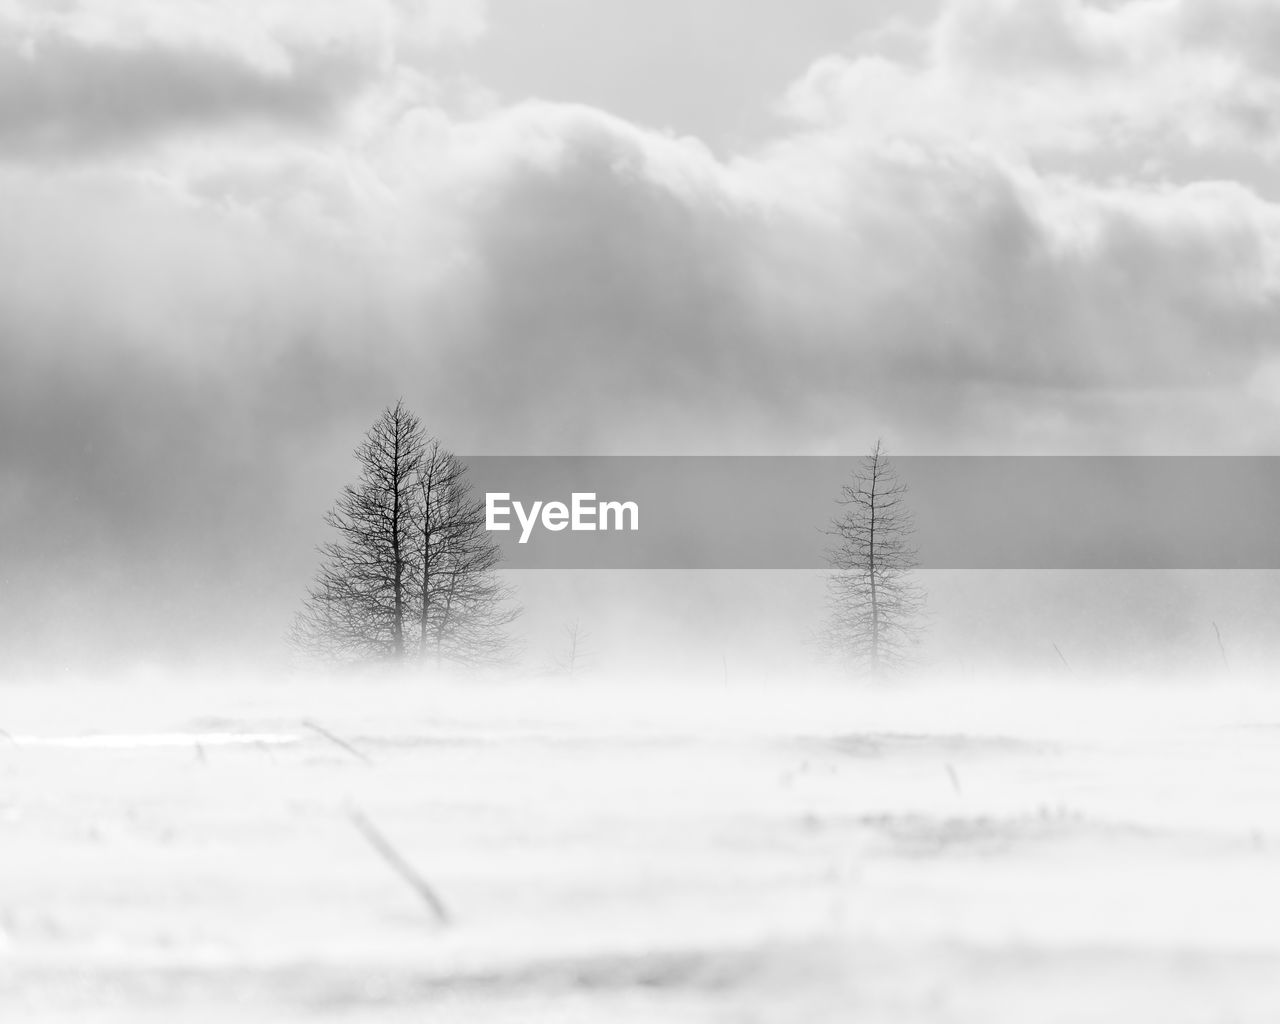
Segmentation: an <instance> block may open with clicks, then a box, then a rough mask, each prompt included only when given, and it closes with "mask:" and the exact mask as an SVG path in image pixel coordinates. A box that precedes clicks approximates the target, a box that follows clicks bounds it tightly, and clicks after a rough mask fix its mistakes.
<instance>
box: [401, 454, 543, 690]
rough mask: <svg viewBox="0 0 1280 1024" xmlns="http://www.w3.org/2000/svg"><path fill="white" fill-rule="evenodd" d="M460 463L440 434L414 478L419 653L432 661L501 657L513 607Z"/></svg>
mask: <svg viewBox="0 0 1280 1024" xmlns="http://www.w3.org/2000/svg"><path fill="white" fill-rule="evenodd" d="M466 471H467V467H466V466H465V465H464V464H463V462H462V460H460V459H459V458H458V457H457V456H456V455H454V454H453V453H452V452H448V451H445V450H444V449H443V448H441V447H440V443H439V442H438V441H436V440H432V441H430V442H429V443H428V444H427V446H426V448H425V450H424V453H423V458H422V466H421V469H420V470H419V472H418V478H417V480H418V484H417V486H418V502H419V507H420V509H421V514H420V516H419V520H418V522H419V526H418V531H417V548H416V557H417V563H418V566H419V570H418V571H419V586H418V589H417V594H416V598H417V610H418V653H419V655H420V656H421V657H423V658H430V659H431V660H433V661H434V662H435V663H436V664H437V665H439V664H441V663H443V662H445V661H451V662H455V663H460V664H485V663H490V662H495V661H501V660H503V659H504V658H505V657H506V656H507V654H508V652H509V648H510V643H509V640H508V637H507V633H506V627H507V626H508V625H510V624H511V622H512V621H513V620H514V619H515V618H516V616H517V615H518V614H519V610H518V609H517V608H515V607H514V606H513V605H512V604H511V600H510V598H511V594H510V592H509V591H508V589H507V588H506V587H504V586H503V584H502V583H501V581H500V579H499V577H498V575H497V573H496V569H497V566H498V564H499V562H500V561H501V552H500V551H499V549H498V545H497V544H496V543H495V542H494V541H493V539H492V537H491V536H490V535H489V532H488V530H487V529H486V525H485V508H484V502H482V501H481V500H479V499H478V498H476V497H475V496H474V495H473V494H472V493H471V488H470V485H469V484H468V483H467V480H466Z"/></svg>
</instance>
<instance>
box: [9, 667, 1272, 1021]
mask: <svg viewBox="0 0 1280 1024" xmlns="http://www.w3.org/2000/svg"><path fill="white" fill-rule="evenodd" d="M731 683H732V681H730V684H726V685H715V686H711V685H705V684H704V685H700V686H687V687H676V686H673V685H670V684H668V685H664V686H634V685H632V686H627V687H623V686H619V685H613V684H609V683H606V682H604V681H601V680H594V679H590V678H584V679H582V680H579V681H576V682H574V683H572V684H567V683H561V684H548V683H546V682H539V683H507V684H499V683H482V684H473V685H471V686H462V685H440V684H433V683H430V682H426V683H424V682H422V681H416V682H414V681H410V680H386V679H382V680H378V679H363V680H350V681H347V682H335V681H326V682H322V681H317V680H307V679H301V678H294V679H291V680H289V681H287V682H280V681H276V682H270V681H267V682H264V681H258V680H249V679H240V680H220V679H204V680H199V681H194V682H192V681H182V682H179V681H174V680H166V679H164V678H150V679H143V680H134V681H132V682H114V683H112V684H110V685H105V684H104V685H97V686H93V685H88V684H86V683H84V682H79V683H77V682H69V681H63V682H58V683H50V684H47V685H36V684H31V683H28V684H11V685H7V686H5V687H3V688H0V729H3V730H4V733H5V735H0V1021H5V1022H10V1021H12V1022H15V1024H17V1022H27V1021H33V1022H46V1021H49V1022H52V1021H77V1022H84V1021H113V1022H116V1021H118V1022H151V1021H165V1022H171V1021H198V1022H204V1021H209V1022H214V1021H217V1022H225V1021H227V1020H228V1019H234V1020H237V1021H245V1022H248V1021H269V1022H295V1021H310V1020H324V1021H362V1022H363V1021H373V1022H395V1021H411V1020H412V1021H420V1020H432V1021H438V1022H450V1021H468V1022H470V1021H475V1022H482V1024H483V1022H488V1021H520V1022H529V1021H557V1022H559V1021H591V1022H597V1021H598V1022H610V1024H614V1022H616V1024H627V1022H632V1021H655V1022H662V1024H679V1022H684V1021H734V1022H803V1024H821V1022H826V1021H832V1022H835V1021H841V1022H844V1021H854V1020H856V1021H859V1022H863V1024H866V1022H872V1024H874V1022H924V1021H928V1022H972V1024H1001V1022H1006V1021H1007V1022H1020V1024H1021V1022H1027V1021H1037V1022H1040V1021H1046V1022H1057V1021H1061V1022H1067V1021H1072V1022H1074V1021H1091V1022H1112V1021H1114V1022H1117V1024H1119V1022H1123V1024H1133V1022H1138V1021H1159V1022H1161V1024H1180V1022H1197V1024H1199V1022H1205V1024H1208V1022H1212V1024H1233V1022H1234V1024H1243V1022H1253V1021H1258V1022H1262V1021H1266V1022H1269V1024H1270V1022H1274V1021H1276V1020H1280V687H1277V688H1276V689H1274V690H1270V689H1268V688H1267V687H1266V685H1265V684H1261V683H1256V684H1253V685H1246V684H1243V683H1235V684H1230V685H1228V684H1226V683H1224V682H1223V681H1221V680H1219V681H1217V682H1213V683H1208V682H1206V683H1204V684H1202V685H1180V686H1177V687H1164V688H1161V687H1157V686H1152V685H1144V686H1137V685H1120V684H1115V683H1112V684H1105V683H1102V682H1099V681H1094V682H1092V683H1089V684H1079V683H1077V684H1076V685H1075V686H1074V687H1067V686H1063V685H1058V686H1050V685H1046V684H1043V683H1027V684H1024V685H1012V684H1005V685H989V686H985V687H978V686H974V685H972V684H961V683H950V684H944V683H938V684H935V685H930V686H925V685H921V684H912V685H909V686H904V687H902V688H881V689H876V688H871V689H868V688H863V687H859V688H847V689H831V688H824V687H819V686H802V685H798V684H795V683H793V682H789V681H787V680H774V681H772V682H768V683H761V682H751V683H745V682H744V683H741V684H731ZM326 732H327V733H328V734H329V735H326ZM338 741H342V742H338ZM343 742H345V743H346V744H349V745H350V748H352V749H348V748H347V747H344V746H343V745H342V743H343ZM360 816H362V817H363V819H364V820H367V821H368V822H371V823H372V824H373V825H374V827H375V828H376V829H377V830H378V831H379V832H380V833H381V834H382V835H383V836H385V838H386V839H387V840H388V841H389V842H390V843H391V844H392V846H393V847H394V848H395V849H396V850H397V851H398V853H399V854H400V855H401V856H402V857H403V858H404V860H405V861H407V862H408V863H409V864H410V865H412V867H413V869H414V870H415V871H416V872H418V873H419V874H420V875H421V877H422V878H423V879H424V880H426V881H427V882H428V883H429V885H430V886H431V887H432V888H433V889H434V891H435V892H436V893H437V895H438V896H439V898H440V899H441V900H442V901H443V903H444V904H445V906H446V908H447V911H448V913H449V916H450V919H451V920H450V922H449V923H447V924H442V923H440V922H439V921H438V920H437V919H436V917H435V915H434V914H433V912H432V910H431V908H430V907H429V906H428V905H427V903H426V902H424V900H423V899H422V898H420V896H419V894H418V893H417V892H415V890H414V889H413V888H412V886H411V885H409V884H407V883H406V881H405V880H404V879H403V878H402V877H400V876H399V875H398V874H397V873H396V872H395V870H394V869H393V867H392V866H391V865H390V864H389V863H388V862H387V861H386V860H385V859H384V858H383V857H382V856H381V855H380V854H379V852H378V851H377V850H376V849H375V848H374V846H373V845H372V844H371V843H370V842H369V841H368V839H367V838H366V836H365V835H364V834H363V833H362V832H361V831H360V830H359V828H358V827H357V826H356V819H357V817H360Z"/></svg>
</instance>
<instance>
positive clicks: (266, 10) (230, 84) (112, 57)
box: [0, 0, 485, 159]
mask: <svg viewBox="0 0 1280 1024" xmlns="http://www.w3.org/2000/svg"><path fill="white" fill-rule="evenodd" d="M484 25H485V16H484V9H483V6H482V5H481V4H480V3H479V0H429V2H424V3H420V4H413V3H408V2H406V0H373V2H370V3H359V4H357V3H353V2H351V0H319V2H315V3H306V4H303V3H300V2H298V0H270V2H265V3H249V2H245V0H232V2H230V3H209V2H206V0H168V2H161V0H126V2H122V3H120V4H113V5H112V6H111V8H110V10H109V11H108V10H107V9H105V8H103V7H102V6H101V5H94V4H89V3H78V2H72V3H67V4H58V5H54V6H50V5H47V4H41V3H35V2H31V0H8V2H6V3H4V4H3V5H0V40H2V42H0V158H3V157H8V158H9V159H23V158H31V157H47V156H50V155H53V156H65V155H68V154H75V153H78V152H83V151H90V152H92V151H101V150H113V149H120V148H123V147H130V146H134V145H137V144H139V143H145V142H149V141H157V140H159V141H164V140H165V139H166V138H168V137H170V136H172V135H178V136H181V135H183V134H184V133H200V132H203V133H207V132H209V131H210V130H213V129H219V128H226V127H244V126H257V127H259V128H261V127H270V128H272V129H274V130H279V129H281V128H285V129H302V130H313V131H314V130H316V129H322V128H325V127H326V126H329V127H332V125H333V122H335V121H337V120H338V119H339V118H340V117H341V115H342V114H343V113H344V112H345V111H346V109H347V108H348V107H349V106H350V105H352V104H353V103H354V102H355V101H356V100H357V99H359V98H360V97H361V96H362V95H363V94H365V93H366V92H368V91H370V90H375V89H380V88H381V89H386V88H387V87H388V86H389V85H391V84H394V83H395V82H397V81H399V82H401V83H402V82H403V80H404V77H405V75H406V74H407V73H409V72H410V71H417V72H421V69H422V67H423V66H424V65H425V64H426V63H427V62H428V61H429V58H430V56H431V55H432V54H433V53H434V52H435V51H436V50H437V49H438V48H439V47H442V46H447V45H450V44H454V43H458V42H469V41H471V40H473V39H475V38H476V37H478V36H479V35H480V34H482V33H483V31H484ZM420 77H421V76H420ZM418 85H419V91H420V92H423V93H426V92H428V91H429V87H430V83H429V82H428V81H426V80H425V78H423V79H422V80H421V81H419V83H418Z"/></svg>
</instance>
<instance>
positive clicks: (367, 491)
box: [291, 402, 519, 664]
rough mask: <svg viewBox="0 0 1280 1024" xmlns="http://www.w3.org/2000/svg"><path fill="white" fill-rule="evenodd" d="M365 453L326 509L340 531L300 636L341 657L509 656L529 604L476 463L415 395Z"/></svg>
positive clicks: (301, 644) (374, 434) (304, 644)
mask: <svg viewBox="0 0 1280 1024" xmlns="http://www.w3.org/2000/svg"><path fill="white" fill-rule="evenodd" d="M355 456H356V459H357V460H358V461H359V463H360V479H359V481H358V482H357V483H356V484H355V485H350V486H347V487H346V488H344V490H343V492H342V495H341V496H340V497H339V498H338V501H337V503H336V504H335V505H334V508H333V509H332V510H330V512H329V513H328V514H327V515H326V516H325V522H326V524H327V525H328V526H329V527H331V528H332V529H334V530H335V531H337V534H338V537H337V539H336V540H334V541H331V542H329V543H326V544H324V545H322V546H321V548H320V554H321V555H322V556H323V564H322V566H321V568H320V571H319V573H318V574H317V576H316V579H315V581H314V582H313V583H312V585H311V586H310V587H309V588H308V590H307V596H306V599H305V601H304V603H303V608H302V611H301V612H300V613H299V614H298V617H297V619H296V620H295V622H294V626H293V630H292V634H291V639H292V641H293V643H294V645H295V646H296V647H297V648H298V649H300V650H301V651H303V652H305V653H307V654H311V655H317V656H320V657H322V658H325V659H327V660H335V661H364V660H390V661H406V660H409V659H414V658H418V659H427V658H430V659H431V660H433V661H434V662H435V663H436V664H442V663H443V662H446V661H449V662H455V663H467V664H474V663H481V662H493V661H497V660H500V659H501V658H502V657H503V655H504V654H505V653H507V651H508V641H507V634H506V631H505V627H506V626H507V625H508V624H510V622H511V621H512V620H513V619H514V618H515V617H516V615H518V614H519V611H518V609H517V608H515V607H513V606H511V604H510V600H509V599H510V597H511V595H510V593H509V592H508V590H507V588H506V587H504V586H503V584H502V582H501V579H500V577H499V576H498V574H497V566H498V564H499V561H500V559H501V555H500V552H499V549H498V546H497V544H496V543H495V542H494V541H492V540H491V539H490V537H489V535H488V533H487V531H486V530H485V521H484V506H483V504H482V503H480V502H479V501H477V500H476V499H474V498H473V497H472V496H471V494H470V490H469V486H468V484H467V482H466V479H465V474H466V467H465V466H464V465H463V464H462V462H461V461H460V460H459V459H458V458H457V457H456V456H455V455H453V454H452V453H451V452H448V451H445V450H444V449H443V448H442V447H441V446H440V443H439V442H438V441H437V440H435V439H434V438H428V437H427V435H426V432H425V431H424V430H423V428H422V425H421V423H420V422H419V420H418V418H417V417H416V416H415V415H414V414H413V413H411V412H410V411H409V410H408V409H406V408H405V406H404V403H403V402H397V403H396V404H395V405H394V406H392V407H390V408H388V409H386V410H384V411H383V413H382V415H381V416H380V417H379V418H378V421H377V422H376V423H375V424H374V425H373V427H372V428H370V430H369V433H368V434H367V435H366V437H365V439H364V441H363V442H362V443H361V444H360V446H359V447H358V448H357V449H356V451H355Z"/></svg>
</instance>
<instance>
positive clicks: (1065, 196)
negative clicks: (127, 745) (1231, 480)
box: [0, 0, 1280, 642]
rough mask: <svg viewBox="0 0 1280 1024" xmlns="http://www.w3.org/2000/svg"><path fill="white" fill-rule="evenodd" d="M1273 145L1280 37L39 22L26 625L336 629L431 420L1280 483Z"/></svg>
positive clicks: (19, 474) (150, 7)
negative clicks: (275, 618)
mask: <svg viewBox="0 0 1280 1024" xmlns="http://www.w3.org/2000/svg"><path fill="white" fill-rule="evenodd" d="M1278 111H1280V0H1215V2H1213V3H1208V2H1204V0H1197V2H1193V0H1130V2H1123V0H1108V2H1101V0H1099V2H1095V3H1086V2H1083V0H1039V2H1027V0H939V2H932V0H912V2H908V3H903V2H890V0H866V2H862V3H858V2H847V3H840V2H836V0H793V2H790V3H787V4H780V3H777V2H773V0H698V2H696V3H691V2H689V0H651V2H648V3H644V4H637V3H631V2H623V0H607V2H602V0H544V2H540V3H537V4H533V3H527V2H524V0H492V2H490V3H488V4H486V3H484V2H482V0H418V2H416V3H408V2H401V0H359V2H355V0H346V2H334V0H306V2H303V0H218V2H216V3H215V2H197V0H114V2H113V3H111V4H110V5H103V4H91V3H88V2H83V0H81V2H77V0H65V2H61V3H58V4H50V3H48V2H46V0H0V225H2V228H0V267H3V273H2V274H0V402H2V403H3V404H2V406H0V409H2V412H0V515H2V516H3V526H4V533H3V539H2V540H0V545H2V547H0V576H3V578H4V580H5V582H6V591H5V596H4V601H6V602H7V603H8V605H9V607H10V611H11V613H12V611H13V609H14V608H18V607H21V608H22V609H24V610H25V611H26V615H27V617H26V618H25V619H23V618H21V617H18V616H16V615H14V614H10V615H9V616H8V617H9V619H10V624H9V626H8V627H7V628H8V629H9V630H10V631H11V632H12V631H13V630H15V629H17V630H22V631H27V632H29V631H30V629H31V628H34V627H33V626H32V622H33V613H32V612H31V609H32V608H37V607H40V608H42V607H44V605H43V604H41V603H40V602H42V601H45V600H46V599H47V598H48V595H49V594H51V593H54V594H57V595H59V597H58V599H59V600H60V601H62V602H63V604H62V605H59V606H58V607H59V608H60V609H62V610H61V611H60V612H59V613H58V614H57V615H55V616H50V615H48V614H41V615H39V616H38V624H39V628H40V630H42V631H45V632H47V631H49V630H53V631H54V632H55V633H56V634H57V639H59V640H60V641H61V640H65V639H69V638H71V637H74V636H75V635H76V634H78V633H79V632H80V630H79V629H78V627H77V626H76V625H74V623H75V622H76V621H77V619H79V620H81V621H83V619H84V617H85V616H86V615H88V616H89V617H93V616H94V615H96V614H98V612H99V611H101V613H102V614H104V615H105V614H106V609H105V608H103V605H104V602H105V603H107V604H111V603H118V602H119V601H120V600H121V598H120V596H119V595H122V594H134V593H137V592H144V593H145V594H146V595H147V600H148V601H149V602H151V604H153V605H154V603H155V601H157V600H161V599H163V600H165V601H167V602H169V605H170V612H171V613H172V615H173V616H180V615H181V616H186V617H187V619H190V620H193V621H194V623H195V624H196V625H195V629H196V630H197V631H198V630H199V629H200V628H201V627H200V624H201V623H203V622H204V621H205V620H206V619H207V618H209V617H210V616H211V615H212V614H213V613H212V612H211V611H210V609H212V608H214V607H215V606H216V607H217V608H222V607H223V606H224V604H225V603H226V601H227V600H228V599H229V598H228V595H229V594H233V593H234V594H235V595H240V596H238V597H236V598H235V600H238V601H241V603H245V602H249V603H251V602H250V598H253V599H255V600H256V599H259V598H261V595H262V594H263V593H264V592H265V593H270V594H276V593H277V591H278V593H279V594H285V593H289V594H296V593H297V592H298V589H299V587H300V586H301V584H302V582H304V581H305V576H306V574H307V572H308V571H309V569H308V568H307V567H309V566H310V564H311V562H313V561H314V556H313V554H312V551H311V546H312V544H314V542H315V541H316V540H317V539H319V538H318V533H319V522H320V516H321V514H322V513H323V510H324V508H325V507H326V506H327V505H328V504H329V502H330V501H331V500H332V498H333V496H334V495H335V493H336V491H337V489H338V488H339V487H340V486H341V484H342V483H343V482H345V481H346V480H347V479H348V478H349V477H350V476H351V474H352V463H351V460H350V451H351V448H352V447H353V446H354V444H355V443H356V441H357V440H358V437H359V435H360V433H361V432H362V431H363V430H364V429H365V428H366V427H367V426H368V425H369V423H370V422H371V421H372V420H373V418H374V417H375V416H376V415H377V413H378V411H379V410H380V409H381V408H382V407H383V406H384V405H386V404H387V403H389V402H393V401H394V400H395V399H396V398H397V397H401V396H403V397H404V398H405V400H406V401H407V402H408V403H409V404H410V405H411V406H412V407H414V408H415V409H416V410H417V411H418V412H419V413H420V414H421V415H422V417H423V419H424V420H425V422H426V424H427V426H428V428H429V429H431V430H432V431H433V432H435V433H437V434H439V435H440V436H441V437H442V439H443V440H444V442H445V443H446V444H448V445H450V446H451V447H453V448H455V449H457V450H459V451H462V452H471V453H481V452H487V453H526V452H527V453H541V452H556V453H568V452H600V453H612V452H628V453H662V452H682V453H694V452H697V453H702V452H732V453H754V452H769V453H787V452H804V453H843V452H849V453H860V452H862V451H864V450H865V449H866V448H867V446H868V445H869V443H870V441H872V440H874V438H875V437H876V436H877V435H883V436H884V437H885V438H886V439H887V440H888V442H889V444H890V446H891V448H892V449H893V450H895V451H898V452H900V453H908V452H911V453H945V452H982V453H1004V452H1019V453H1035V452H1077V453H1093V452H1104V453H1110V452H1132V453H1173V452H1177V453H1217V452H1231V453H1266V454H1277V453H1280V331H1277V329H1276V328H1277V326H1278V323H1280V321H1278V320H1277V313H1278V312H1280V186H1278V185H1277V184H1276V182H1278V181H1280V177H1277V171H1278V170H1280V113H1277V112H1278ZM299 567H303V568H302V577H301V578H299ZM161 583H163V586H162V585H160V584H161ZM200 587H207V588H210V590H211V592H212V593H214V594H215V595H216V597H210V598H209V599H208V603H207V604H201V603H200V602H199V601H189V600H186V599H184V597H183V596H182V595H183V594H184V593H190V592H199V588H200ZM158 594H160V595H163V598H160V597H157V595H158ZM33 595H39V596H40V601H36V600H34V599H33ZM110 595H115V597H114V598H112V597H111V596H110ZM280 600H283V598H280ZM161 621H166V622H167V621H169V620H164V619H163V617H162V618H161ZM173 621H176V619H174V620H173ZM184 621H186V620H184ZM15 622H17V623H19V625H17V626H15V625H14V624H13V623H15ZM157 628H160V627H157ZM163 628H164V629H165V630H166V631H169V632H181V630H180V629H178V628H177V627H172V626H168V625H166V626H165V627H163ZM189 628H191V624H190V623H188V625H187V626H184V627H182V629H189ZM272 628H274V626H273V627H272ZM232 632H234V631H232ZM86 642H87V641H86ZM140 642H141V641H140Z"/></svg>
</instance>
